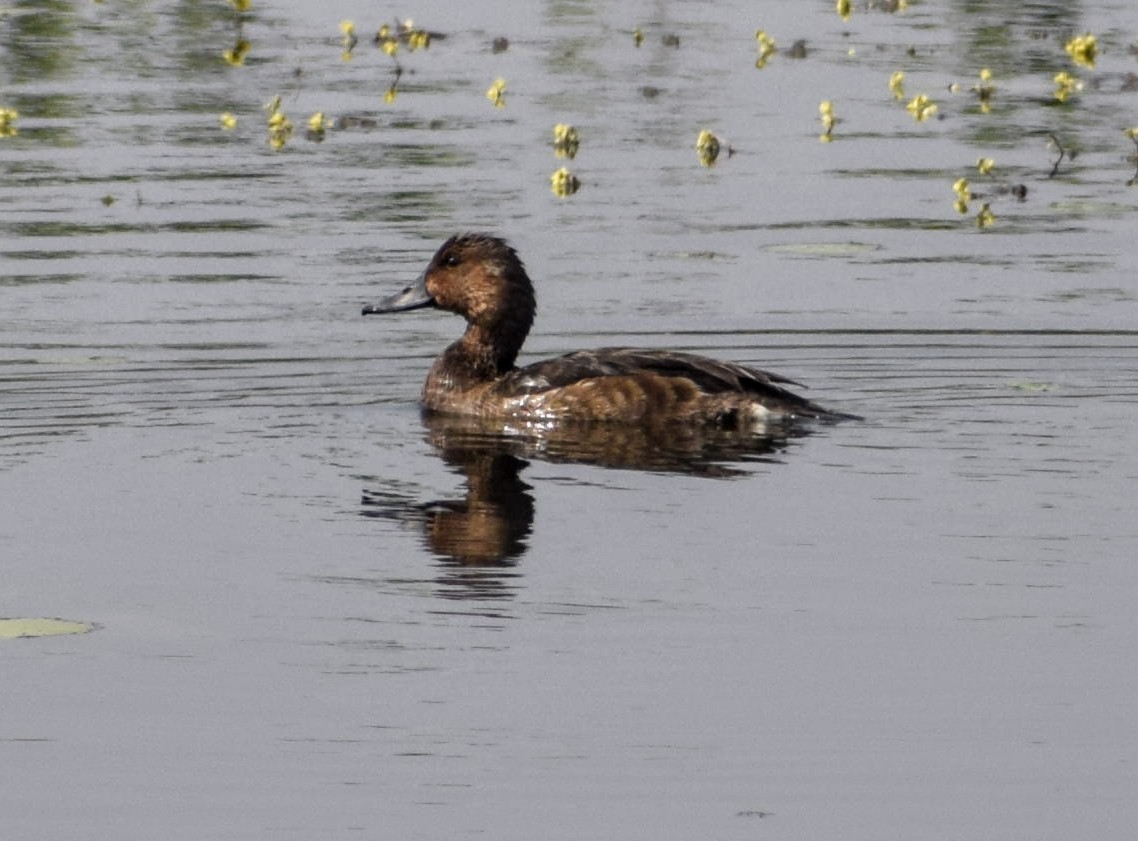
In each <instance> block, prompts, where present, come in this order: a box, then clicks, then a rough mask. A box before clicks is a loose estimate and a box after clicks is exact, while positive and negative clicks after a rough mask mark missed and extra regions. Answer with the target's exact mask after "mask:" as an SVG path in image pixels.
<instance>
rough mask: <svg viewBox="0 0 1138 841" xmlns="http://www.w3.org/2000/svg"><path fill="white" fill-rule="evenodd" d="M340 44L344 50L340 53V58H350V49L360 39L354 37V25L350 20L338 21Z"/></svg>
mask: <svg viewBox="0 0 1138 841" xmlns="http://www.w3.org/2000/svg"><path fill="white" fill-rule="evenodd" d="M340 33H341V37H340V46H341V47H343V48H344V51H343V52H342V53H340V58H341V59H343V60H344V61H351V60H352V50H354V49H355V48H356V44H358V43H359V42H360V39H359V38H358V37H356V25H355V24H354V23H353V22H352V21H350V20H342V21H340Z"/></svg>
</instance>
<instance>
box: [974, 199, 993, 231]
mask: <svg viewBox="0 0 1138 841" xmlns="http://www.w3.org/2000/svg"><path fill="white" fill-rule="evenodd" d="M995 222H996V214H995V213H993V212H992V208H991V207H989V206H988V205H987V204H983V205H981V206H980V212H979V213H977V214H976V226H977V227H980V228H987V227H989V226H991V225H994V224H995Z"/></svg>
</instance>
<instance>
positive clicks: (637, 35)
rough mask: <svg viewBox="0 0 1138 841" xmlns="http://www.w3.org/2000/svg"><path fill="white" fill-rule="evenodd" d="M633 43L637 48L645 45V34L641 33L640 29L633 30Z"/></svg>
mask: <svg viewBox="0 0 1138 841" xmlns="http://www.w3.org/2000/svg"><path fill="white" fill-rule="evenodd" d="M632 43H633V44H634V45H635V46H637V47H639V46H640V45H641V44H643V43H644V33H643V32H641V31H640V27H637V28H636V29H634V30H632Z"/></svg>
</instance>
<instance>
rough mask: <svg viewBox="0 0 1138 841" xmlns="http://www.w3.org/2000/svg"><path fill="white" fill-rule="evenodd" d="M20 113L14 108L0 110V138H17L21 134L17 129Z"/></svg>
mask: <svg viewBox="0 0 1138 841" xmlns="http://www.w3.org/2000/svg"><path fill="white" fill-rule="evenodd" d="M19 116H20V112H19V111H17V110H15V109H14V108H0V137H15V136H16V135H17V134H19V133H20V131H19V129H17V128H16V125H15V123H16V120H17V119H18V118H19Z"/></svg>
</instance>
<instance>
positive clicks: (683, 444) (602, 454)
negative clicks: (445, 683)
mask: <svg viewBox="0 0 1138 841" xmlns="http://www.w3.org/2000/svg"><path fill="white" fill-rule="evenodd" d="M423 424H424V427H425V428H426V440H427V441H428V442H429V443H430V444H431V446H432V447H433V448H434V449H435V451H436V452H437V453H438V454H439V456H440V457H441V458H442V460H443V461H444V462H445V463H446V464H447V465H448V466H450V467H451V468H452V469H453V470H454V471H455V472H457V473H460V474H462V476H463V477H464V478H465V485H466V494H465V496H463V497H462V498H461V499H445V500H433V501H430V502H419V501H417V500H415V499H414V498H412V497H411V496H409V495H408V494H405V493H403V492H400V491H392V490H365V491H364V495H363V502H362V505H363V510H362V512H361V513H362V514H364V515H365V516H369V517H380V518H385V519H397V520H400V521H402V522H414V523H416V524H418V525H419V527H420V528H421V529H422V532H423V542H424V544H425V545H426V548H427V549H428V550H429V551H430V552H431V553H432V554H433V555H434V556H435V557H436V558H438V561H439V569H440V572H439V575H438V577H437V578H436V579H435V583H436V584H437V585H439V590H438V593H439V595H441V596H443V597H446V598H478V599H485V598H507V597H510V596H511V595H512V593H513V587H514V582H513V579H514V578H516V577H517V575H518V573H517V571H516V569H515V566H516V564H517V562H518V560H519V559H520V558H521V556H522V555H523V554H524V553H525V551H526V549H527V548H528V540H529V536H530V533H531V531H532V529H533V519H534V508H535V502H534V496H533V493H532V488H531V486H530V485H528V484H526V483H525V482H524V481H523V480H522V478H521V473H522V471H523V470H525V469H526V467H528V466H529V464H530V460H532V459H539V460H542V461H548V462H553V463H560V464H586V465H594V466H599V467H605V468H614V469H624V470H642V471H651V472H659V473H672V474H687V475H697V476H706V477H712V478H719V479H731V478H736V477H740V476H746V475H749V474H750V472H751V470H750V469H749V468H748V464H753V463H756V462H764V461H768V462H769V461H774V460H775V459H776V457H777V456H778V454H780V453H781V452H782V451H784V450H785V449H786V448H787V447H788V446H789V445H790V442H791V441H792V439H795V438H801V437H804V436H806V435H808V434H809V431H810V430H809V428H806V427H801V426H795V425H788V426H786V427H785V428H784V427H778V428H768V429H767V430H765V431H763V432H756V431H755V430H752V429H748V430H737V429H735V430H733V429H724V428H721V427H711V426H708V427H702V426H692V425H688V424H660V425H657V426H635V427H634V426H620V425H611V424H585V425H568V424H551V425H548V426H543V425H540V424H532V423H527V424H518V425H507V426H503V424H502V421H501V420H496V421H493V422H484V421H480V420H479V419H477V418H469V417H453V416H444V415H433V414H426V415H424V417H423Z"/></svg>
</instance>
